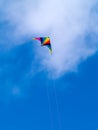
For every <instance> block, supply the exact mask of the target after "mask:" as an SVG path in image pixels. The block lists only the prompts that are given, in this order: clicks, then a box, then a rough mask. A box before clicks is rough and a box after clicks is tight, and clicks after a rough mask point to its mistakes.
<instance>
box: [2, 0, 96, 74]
mask: <svg viewBox="0 0 98 130" xmlns="http://www.w3.org/2000/svg"><path fill="white" fill-rule="evenodd" d="M0 5H1V6H2V7H3V8H2V10H3V11H2V21H4V20H6V21H8V22H9V28H11V27H12V26H13V27H14V31H13V30H11V31H10V34H11V38H10V41H11V40H12V37H13V39H14V40H12V42H14V41H15V42H16V44H17V41H18V43H19V44H20V43H21V42H22V40H23V39H25V37H27V39H28V38H32V37H33V36H50V37H51V43H52V47H53V55H52V56H51V55H49V54H48V53H47V49H43V52H40V48H38V50H36V51H37V55H38V57H39V56H40V57H41V64H42V67H43V68H44V69H46V70H48V71H49V72H51V73H52V75H55V76H60V75H62V74H63V73H65V72H67V71H72V70H75V69H76V67H77V65H78V64H79V63H80V61H82V60H84V59H86V58H87V57H88V56H90V55H92V54H94V53H95V52H96V51H97V49H98V43H97V40H98V39H97V35H98V25H97V23H98V15H97V13H96V11H95V6H96V5H97V0H80V1H79V0H35V1H34V0H33V1H32V0H25V1H23V0H22V1H19V0H17V1H14V2H13V1H11V0H9V1H8V2H7V3H6V4H5V2H2V0H1V3H0ZM3 5H5V6H3ZM1 6H0V7H1ZM4 7H5V8H4ZM8 34H9V31H8ZM88 34H90V35H91V37H92V42H90V43H87V41H88V40H87V41H86V40H85V37H86V35H88ZM93 35H94V36H93ZM95 35H96V36H95ZM41 51H42V49H41ZM45 51H46V52H45ZM38 52H40V53H38Z"/></svg>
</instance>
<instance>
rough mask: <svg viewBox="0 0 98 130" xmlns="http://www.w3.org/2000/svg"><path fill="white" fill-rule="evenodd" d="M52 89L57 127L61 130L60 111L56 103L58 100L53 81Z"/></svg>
mask: <svg viewBox="0 0 98 130" xmlns="http://www.w3.org/2000/svg"><path fill="white" fill-rule="evenodd" d="M53 89H54V97H55V103H56V111H57V119H58V126H59V130H62V126H61V117H60V109H59V103H58V98H57V92H56V85H55V80H53Z"/></svg>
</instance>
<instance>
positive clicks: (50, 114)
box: [46, 81, 54, 130]
mask: <svg viewBox="0 0 98 130" xmlns="http://www.w3.org/2000/svg"><path fill="white" fill-rule="evenodd" d="M48 87H49V85H48V81H47V84H46V91H47V98H48V104H49V116H50V126H51V130H54V125H53V116H52V106H51V100H50V95H49V89H48Z"/></svg>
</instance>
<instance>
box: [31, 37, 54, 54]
mask: <svg viewBox="0 0 98 130" xmlns="http://www.w3.org/2000/svg"><path fill="white" fill-rule="evenodd" d="M33 39H34V40H38V41H40V42H41V46H47V47H48V48H49V51H50V53H51V54H52V47H51V42H50V38H49V37H36V38H33Z"/></svg>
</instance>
